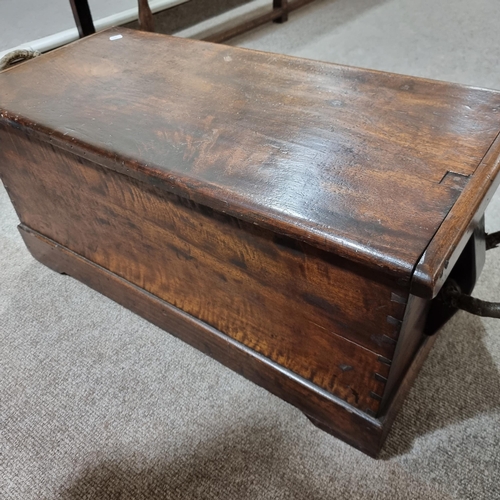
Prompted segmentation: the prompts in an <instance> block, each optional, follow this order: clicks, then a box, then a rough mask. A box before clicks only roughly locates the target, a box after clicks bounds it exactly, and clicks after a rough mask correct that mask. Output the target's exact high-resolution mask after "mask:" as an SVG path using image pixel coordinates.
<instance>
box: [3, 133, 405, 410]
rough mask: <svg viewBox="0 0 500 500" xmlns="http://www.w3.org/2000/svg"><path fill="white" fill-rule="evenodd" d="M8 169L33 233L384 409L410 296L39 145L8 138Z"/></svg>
mask: <svg viewBox="0 0 500 500" xmlns="http://www.w3.org/2000/svg"><path fill="white" fill-rule="evenodd" d="M20 151H22V152H23V153H22V155H19V152H20ZM0 163H1V164H3V165H9V166H10V168H9V169H6V170H5V171H4V172H2V178H3V179H4V182H5V185H6V188H7V190H8V192H9V194H10V196H11V198H12V199H13V200H18V201H17V203H16V206H17V210H18V215H19V217H20V219H21V220H22V221H23V223H24V224H25V225H26V226H28V227H30V228H35V229H36V230H37V231H39V232H40V233H42V234H44V235H45V236H47V237H48V238H50V239H52V240H54V241H57V242H58V243H60V244H61V245H63V246H65V247H66V248H68V249H70V250H72V251H73V252H76V253H78V254H79V255H82V256H83V257H85V258H87V259H89V260H90V261H92V262H95V263H96V264H98V265H100V266H102V267H104V268H106V269H109V270H110V271H111V272H113V273H115V274H117V275H118V276H121V277H123V278H124V279H126V280H127V281H129V282H131V283H134V284H135V285H137V286H140V287H141V288H144V289H145V290H146V291H148V292H149V293H152V294H154V295H155V296H157V297H160V298H161V299H163V300H165V301H167V302H169V303H171V304H173V305H174V306H176V307H178V308H180V309H182V310H184V311H186V312H187V313H189V314H191V315H193V316H195V317H197V318H199V319H201V320H202V321H204V322H206V323H208V324H210V325H211V326H213V327H215V328H217V329H218V330H220V331H221V332H223V333H226V334H227V335H229V336H231V337H232V338H235V339H236V340H238V341H240V342H242V343H243V344H245V345H247V346H248V347H251V348H252V349H254V350H256V351H257V352H260V353H262V354H264V355H265V356H267V357H268V358H270V359H272V360H274V361H276V362H278V363H279V364H281V365H282V366H285V367H287V368H288V369H290V370H291V371H293V372H295V373H297V374H299V375H301V376H302V377H304V378H306V379H308V380H311V381H312V382H314V383H315V384H317V385H318V386H320V387H322V388H324V389H326V390H328V391H329V392H331V393H332V394H336V395H338V396H339V397H341V398H342V399H344V400H345V401H347V402H349V403H350V404H352V405H353V406H355V407H357V408H360V409H362V410H366V409H369V410H370V411H371V412H372V413H376V412H377V410H378V406H379V400H378V399H374V398H373V396H372V395H373V394H377V395H381V394H383V393H384V385H385V379H386V378H387V376H388V371H389V368H388V366H387V365H386V364H384V363H381V362H380V361H379V356H383V357H384V358H386V359H389V360H390V359H392V357H393V353H394V349H395V346H396V341H397V337H398V334H399V332H398V331H397V329H396V328H395V325H394V322H396V323H397V322H399V321H400V320H402V319H403V313H404V310H405V295H404V294H405V292H404V290H403V289H400V288H396V286H395V285H394V284H392V285H391V284H390V283H384V282H383V281H384V280H383V276H380V275H377V274H374V273H372V274H371V275H370V273H365V274H363V275H362V274H360V273H359V270H358V269H356V267H354V266H353V265H352V264H350V263H349V262H347V261H345V260H344V259H340V258H335V257H334V256H331V255H329V254H326V253H325V252H324V251H321V250H317V249H315V248H314V247H310V246H309V245H307V244H304V243H298V242H296V241H294V240H290V239H289V238H285V237H277V235H276V234H275V233H271V232H269V231H267V230H262V229H259V228H256V227H255V226H253V225H250V224H247V223H244V222H241V221H238V220H236V219H234V218H233V217H230V216H228V215H224V214H220V213H215V212H214V211H213V210H209V209H207V208H206V207H203V206H199V205H197V204H195V203H194V202H188V201H186V200H183V199H181V198H179V197H178V196H176V195H168V194H167V193H165V192H163V191H161V190H158V189H155V188H153V187H150V186H147V185H143V184H142V183H139V182H137V181H135V180H134V179H130V178H129V177H126V176H124V175H118V174H116V173H115V172H112V171H110V170H108V169H105V168H102V167H99V166H97V165H94V164H92V163H91V162H89V161H86V160H83V159H77V158H75V157H74V156H73V155H71V154H70V153H68V152H66V151H63V150H58V149H56V148H53V147H52V146H50V145H48V144H45V143H42V142H40V141H36V140H35V141H33V140H28V139H23V138H21V137H19V136H18V135H17V134H9V135H7V134H5V135H3V138H2V151H1V153H0ZM34 179H37V180H36V182H33V180H34ZM381 281H382V283H381ZM395 295H397V297H398V301H394V300H393V298H394V296H395ZM388 317H390V318H391V319H392V320H393V322H392V323H391V322H389V321H387V319H388ZM360 346H361V347H362V348H361V347H360ZM376 374H378V375H379V377H378V378H377V377H375V375H376Z"/></svg>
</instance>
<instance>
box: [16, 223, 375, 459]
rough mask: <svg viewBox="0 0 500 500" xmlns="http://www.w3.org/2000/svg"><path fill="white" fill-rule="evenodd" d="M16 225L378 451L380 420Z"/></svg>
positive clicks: (117, 297)
mask: <svg viewBox="0 0 500 500" xmlns="http://www.w3.org/2000/svg"><path fill="white" fill-rule="evenodd" d="M19 230H20V232H21V235H22V237H23V239H24V241H25V243H26V246H27V247H28V249H29V250H30V252H31V253H32V254H33V256H34V257H35V258H36V259H38V260H39V261H40V262H42V263H43V264H45V265H46V266H48V267H50V268H52V269H54V270H55V271H57V272H59V273H65V274H68V275H71V276H73V277H75V278H76V279H78V280H79V281H81V282H83V283H85V284H86V285H88V286H90V287H91V288H93V289H95V290H98V291H99V292H101V293H103V294H105V295H107V296H108V297H109V298H111V299H113V300H114V301H115V302H118V303H119V304H122V305H123V306H124V307H126V308H127V309H130V310H132V311H134V312H136V313H137V314H139V315H141V316H142V317H144V318H146V319H147V320H149V321H151V322H152V323H154V324H155V325H157V326H159V327H161V328H163V329H165V330H167V331H169V332H172V333H173V334H174V335H176V336H177V337H179V338H180V339H182V340H183V341H184V342H187V343H188V344H190V345H192V346H193V347H195V348H196V349H198V350H200V351H202V352H204V353H205V354H207V355H209V356H210V357H212V358H214V359H216V360H217V361H219V362H221V363H222V364H224V365H226V366H228V367H229V368H231V369H232V370H234V371H235V372H237V373H239V374H240V375H243V376H244V377H245V378H247V379H249V380H251V381H252V382H254V383H256V384H258V385H260V386H261V387H264V388H266V389H267V390H269V391H270V392H272V393H273V394H275V395H276V396H278V397H280V398H282V399H284V400H285V401H288V402H289V403H290V404H292V405H294V406H296V407H297V408H299V409H300V410H301V411H302V412H304V413H305V414H306V415H307V416H308V417H309V418H311V419H313V420H314V421H315V423H316V424H319V425H323V426H324V429H325V430H326V431H328V432H330V433H331V434H333V435H335V436H337V437H339V438H340V439H343V440H344V441H346V442H347V443H349V444H351V445H352V446H355V447H356V448H358V449H360V450H361V451H363V452H364V453H367V454H369V455H371V456H376V455H377V453H378V452H379V451H380V447H381V442H382V439H381V436H382V434H383V433H384V428H383V426H382V424H381V423H380V421H379V420H377V419H375V418H372V417H370V416H369V415H367V414H366V413H364V412H361V411H359V410H356V408H353V407H351V405H349V404H347V403H346V402H345V401H342V400H341V399H340V398H338V397H336V396H334V395H332V394H330V393H328V392H327V391H325V390H323V389H321V388H319V387H318V386H316V385H314V384H312V383H311V382H309V381H308V380H306V379H304V378H302V377H300V376H298V375H296V374H294V373H292V372H290V371H289V370H287V369H286V368H284V367H282V366H281V365H279V364H277V363H275V362H273V361H271V360H270V359H268V358H266V357H265V356H262V355H261V354H259V353H257V352H255V351H254V350H253V349H250V348H248V347H246V346H245V345H243V344H241V343H240V342H238V341H236V340H233V339H231V338H230V337H228V336H227V335H224V334H222V333H220V332H219V331H218V330H216V329H215V328H212V327H210V326H209V325H207V324H206V323H204V322H202V321H200V320H199V319H197V318H195V317H193V316H191V315H189V314H187V313H185V312H184V311H181V310H180V309H178V308H176V307H174V306H172V305H171V304H168V303H167V302H165V301H163V300H161V299H159V298H158V297H155V296H154V295H151V294H149V293H148V292H146V291H145V290H143V289H142V288H140V287H137V286H135V285H133V284H132V283H129V282H127V281H126V280H124V279H123V278H120V277H119V276H117V275H115V274H113V273H111V272H110V271H108V270H107V269H104V268H103V267H100V266H98V265H97V264H94V263H93V262H90V261H89V260H87V259H85V258H83V257H81V256H80V255H78V254H76V253H74V252H71V250H68V249H66V248H64V247H63V246H61V245H60V244H59V243H56V242H55V241H51V240H49V239H48V238H46V237H45V236H43V235H41V234H39V233H37V232H35V231H33V230H31V229H30V228H27V227H26V226H23V225H21V226H19ZM325 422H327V423H329V424H330V426H327V425H326V424H324V423H325ZM290 439H293V436H291V437H290Z"/></svg>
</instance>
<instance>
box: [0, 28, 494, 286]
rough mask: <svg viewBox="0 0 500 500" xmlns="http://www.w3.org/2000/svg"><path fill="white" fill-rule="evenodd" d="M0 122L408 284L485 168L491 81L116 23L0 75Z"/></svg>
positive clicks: (453, 223) (427, 268)
mask: <svg viewBox="0 0 500 500" xmlns="http://www.w3.org/2000/svg"><path fill="white" fill-rule="evenodd" d="M118 35H121V37H119V36H118ZM0 124H3V125H6V126H8V127H15V128H17V129H21V130H22V131H24V132H25V133H28V134H33V135H35V136H37V137H39V138H41V139H42V140H45V141H51V142H52V143H53V144H54V145H57V146H59V147H63V148H65V149H70V150H71V151H74V152H75V154H78V155H82V156H85V157H87V158H90V159H92V160H93V161H96V162H98V163H100V164H101V165H103V166H105V167H108V168H111V169H114V170H117V171H119V172H122V173H124V174H126V175H130V176H133V177H136V178H139V179H141V180H143V181H145V182H149V183H151V184H154V185H155V186H157V187H159V188H161V189H165V190H168V191H171V192H175V193H177V194H180V195H182V196H186V197H188V198H190V199H192V200H194V201H197V202H199V203H201V204H204V205H207V206H209V207H212V208H214V209H216V210H220V211H223V212H225V213H228V214H231V215H234V216H236V217H238V218H241V219H244V220H247V221H250V222H253V223H255V224H258V225H261V226H264V227H267V228H269V229H271V230H273V231H276V232H279V233H282V234H286V235H289V236H292V237H294V238H297V239H300V240H303V241H306V242H308V243H310V244H311V245H314V246H318V247H320V248H323V249H326V250H328V251H331V252H334V253H336V254H338V255H341V256H344V257H346V258H348V259H351V260H353V261H356V262H360V263H362V264H364V265H367V266H369V267H371V268H375V269H379V270H382V271H383V272H386V273H388V274H390V275H392V276H394V277H395V278H397V279H399V280H401V281H406V282H409V281H410V280H411V279H412V276H413V273H414V272H415V270H416V271H417V272H416V274H415V276H416V280H417V281H418V283H419V285H418V286H417V287H416V293H417V294H419V295H422V296H426V295H428V296H431V295H433V294H435V292H436V288H437V286H438V281H439V276H441V275H442V274H443V273H442V269H443V266H445V265H447V262H446V259H447V258H448V257H449V255H448V254H449V253H450V248H449V247H450V245H452V246H453V242H452V240H453V241H455V246H456V244H458V243H457V242H458V241H459V240H460V239H461V238H463V237H464V234H465V233H466V232H467V231H468V230H470V220H471V218H472V217H473V215H474V214H473V212H474V211H475V210H477V209H479V208H480V205H481V203H484V200H485V198H486V197H487V193H488V192H489V191H488V190H491V186H492V183H493V179H494V178H495V177H496V173H497V171H498V169H499V162H498V157H499V152H500V147H499V145H498V142H497V143H494V141H495V139H496V137H497V135H498V133H499V131H500V93H499V92H494V91H489V90H484V89H477V88H470V87H465V86H461V85H455V84H449V83H444V82H438V81H430V80H424V79H418V78H413V77H407V76H401V75H395V74H389V73H382V72H377V71H370V70H363V69H358V68H351V67H346V66H340V65H335V64H328V63H321V62H315V61H310V60H304V59H297V58H293V57H288V56H283V55H278V54H272V53H263V52H257V51H250V50H244V49H238V48H233V47H228V46H224V45H215V44H210V43H204V42H200V41H194V40H185V39H180V38H176V37H170V36H165V35H158V34H150V33H143V32H139V31H132V30H127V29H124V28H114V29H112V30H109V31H106V32H103V33H99V34H97V35H93V36H91V37H88V38H85V39H83V40H80V41H78V42H75V43H73V44H71V45H68V46H66V47H63V48H61V49H58V50H56V51H53V52H51V53H48V54H45V55H43V56H41V57H39V58H37V59H35V60H32V61H28V62H26V63H23V64H21V65H19V66H17V67H14V68H12V69H9V70H7V71H4V72H2V73H1V74H0ZM457 207H458V208H457ZM462 219H463V220H465V219H467V220H466V221H465V222H463V220H462ZM441 234H442V236H441ZM445 239H447V242H448V243H446V244H445V243H444V240H445ZM450 242H451V243H450Z"/></svg>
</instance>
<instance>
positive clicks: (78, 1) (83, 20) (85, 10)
mask: <svg viewBox="0 0 500 500" xmlns="http://www.w3.org/2000/svg"><path fill="white" fill-rule="evenodd" d="M69 3H70V5H71V10H72V11H73V17H74V18H75V23H76V27H77V28H78V33H79V34H80V38H83V37H84V36H88V35H91V34H92V33H95V27H94V21H93V20H92V14H91V13H90V7H89V3H88V1H87V0H69Z"/></svg>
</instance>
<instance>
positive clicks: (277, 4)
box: [273, 0, 288, 24]
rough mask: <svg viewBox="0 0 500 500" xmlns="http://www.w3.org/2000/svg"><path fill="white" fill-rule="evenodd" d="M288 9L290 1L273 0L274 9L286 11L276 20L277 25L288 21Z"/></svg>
mask: <svg viewBox="0 0 500 500" xmlns="http://www.w3.org/2000/svg"><path fill="white" fill-rule="evenodd" d="M287 7H288V0H273V9H283V10H285V11H286V12H284V13H283V15H282V16H280V17H278V18H276V19H275V20H274V22H275V23H279V24H281V23H285V22H286V21H288V11H287V10H286V9H287Z"/></svg>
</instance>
